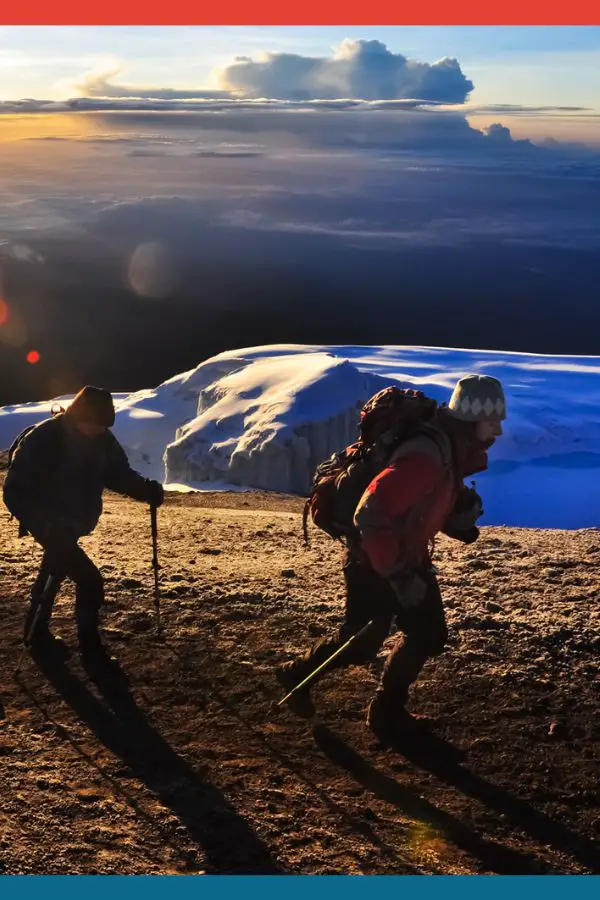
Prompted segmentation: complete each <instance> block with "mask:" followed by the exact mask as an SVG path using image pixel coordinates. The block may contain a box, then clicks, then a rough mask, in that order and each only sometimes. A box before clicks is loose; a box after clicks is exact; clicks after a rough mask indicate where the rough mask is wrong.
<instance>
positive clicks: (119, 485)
mask: <svg viewBox="0 0 600 900" xmlns="http://www.w3.org/2000/svg"><path fill="white" fill-rule="evenodd" d="M148 484H149V481H148V479H147V478H144V477H143V475H140V474H139V472H136V471H135V469H132V468H131V466H130V465H129V460H128V459H127V454H126V453H125V451H124V450H123V448H122V447H121V445H120V444H119V442H118V441H117V439H116V438H115V436H114V435H113V434H112V433H111V434H110V438H109V443H108V448H107V459H106V470H105V474H104V486H105V487H107V488H108V489H109V490H110V491H115V493H117V494H123V495H124V496H126V497H131V499H132V500H140V501H141V502H142V503H148V502H149V498H150V493H149V488H148Z"/></svg>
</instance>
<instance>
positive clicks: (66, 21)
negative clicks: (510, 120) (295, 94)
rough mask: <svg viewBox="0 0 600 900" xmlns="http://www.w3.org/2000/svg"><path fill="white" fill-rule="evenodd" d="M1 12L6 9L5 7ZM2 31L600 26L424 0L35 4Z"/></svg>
mask: <svg viewBox="0 0 600 900" xmlns="http://www.w3.org/2000/svg"><path fill="white" fill-rule="evenodd" d="M3 5H4V4H3ZM0 25H348V26H353V27H357V26H358V27H360V26H362V25H364V26H368V25H382V26H383V25H600V2H598V0H571V2H570V3H564V2H562V3H559V2H558V0H528V2H519V0H502V2H500V3H497V4H496V5H488V4H486V3H484V2H482V0H459V2H458V3H448V2H447V0H445V2H442V0H429V3H427V9H426V10H420V9H418V8H417V7H415V8H414V9H413V10H412V11H411V10H410V9H406V8H403V6H402V5H401V4H399V3H398V0H380V2H378V3H374V4H366V5H365V3H364V0H362V2H361V3H359V2H358V0H346V2H342V0H329V2H328V3H324V2H319V0H303V2H302V3H300V4H282V3H281V0H277V2H276V0H255V2H254V3H248V2H246V3H242V2H240V0H230V2H228V3H216V2H214V0H213V2H212V3H207V4H205V5H200V4H199V3H198V0H177V2H176V3H170V4H169V3H162V2H157V0H155V5H154V8H152V5H151V4H150V3H148V2H147V0H129V2H119V0H102V2H98V3H91V2H88V3H82V2H81V0H54V2H52V0H33V2H29V3H27V4H23V5H22V6H21V5H17V4H10V6H9V5H8V4H6V8H5V9H3V10H1V11H0Z"/></svg>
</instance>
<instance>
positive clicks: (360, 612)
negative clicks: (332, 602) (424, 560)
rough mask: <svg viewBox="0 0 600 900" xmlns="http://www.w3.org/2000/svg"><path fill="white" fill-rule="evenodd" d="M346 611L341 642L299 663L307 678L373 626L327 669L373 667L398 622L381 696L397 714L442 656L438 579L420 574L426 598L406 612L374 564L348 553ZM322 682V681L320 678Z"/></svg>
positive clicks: (320, 644)
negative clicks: (428, 664) (432, 660)
mask: <svg viewBox="0 0 600 900" xmlns="http://www.w3.org/2000/svg"><path fill="white" fill-rule="evenodd" d="M343 572H344V579H345V582H346V609H345V616H344V621H343V624H342V626H341V628H340V630H339V633H338V634H337V636H335V637H332V638H323V639H321V640H319V641H317V642H316V643H315V644H314V645H313V647H312V648H311V649H310V650H309V651H308V653H306V654H305V656H304V657H303V658H302V659H301V660H300V661H299V664H300V666H301V668H302V670H303V671H302V673H299V674H302V675H303V677H306V675H308V674H309V673H310V672H312V671H314V669H315V668H317V666H319V665H320V664H321V663H323V662H325V660H326V659H327V658H328V657H329V656H331V654H332V653H334V652H335V651H336V650H338V649H339V648H340V647H341V646H342V645H343V644H344V643H345V642H346V641H347V640H348V639H349V638H350V637H352V635H353V634H356V633H357V632H358V631H360V629H361V628H362V627H363V626H364V625H366V624H367V622H369V620H371V619H372V620H373V625H372V626H371V627H370V629H369V630H368V631H367V632H366V633H365V634H364V635H363V636H362V637H360V638H359V639H358V640H357V641H355V642H354V643H353V644H351V645H350V647H348V649H347V650H346V651H344V652H343V653H341V654H340V655H339V656H338V657H337V658H336V659H335V660H334V661H333V662H332V663H331V666H327V667H326V668H325V669H324V670H323V673H322V674H325V672H327V671H330V670H332V669H337V668H343V667H346V666H352V665H364V664H365V663H369V662H372V661H373V660H374V659H375V658H376V656H377V654H378V652H379V650H380V649H381V647H382V645H383V643H384V641H385V639H386V638H387V637H388V636H389V633H390V627H391V624H392V620H393V618H394V616H395V617H396V621H397V624H398V627H399V629H400V631H402V632H403V634H402V635H400V636H399V637H398V639H397V640H396V642H395V644H394V646H393V647H392V649H391V651H390V653H389V655H388V657H387V659H386V662H385V667H384V670H383V674H382V677H381V682H380V685H379V688H378V693H380V694H382V695H383V698H382V699H384V700H385V701H386V702H387V701H389V702H390V705H391V706H394V707H395V708H398V707H403V706H404V705H405V704H406V702H407V700H408V690H409V687H410V685H411V684H412V683H413V682H414V681H416V679H417V677H418V675H419V673H420V671H421V669H422V668H423V666H424V665H425V663H426V662H427V660H428V659H430V658H431V657H433V656H439V654H440V653H442V652H443V650H444V646H445V644H446V641H447V639H448V630H447V627H446V619H445V615H444V608H443V605H442V597H441V594H440V589H439V586H438V583H437V579H436V577H435V573H434V572H433V571H432V570H431V569H430V568H429V567H428V568H427V569H424V570H423V571H422V572H420V573H419V574H420V575H421V577H422V578H423V579H424V580H425V582H426V584H427V591H426V594H425V597H424V598H423V599H422V601H421V602H420V603H419V604H418V605H417V606H412V607H409V608H407V609H404V608H402V606H401V605H400V604H399V601H398V599H397V597H396V595H395V593H394V591H393V589H392V587H391V585H390V583H389V581H388V580H387V579H385V578H382V577H381V576H380V575H378V574H377V573H376V572H375V571H374V570H373V568H372V567H371V566H370V564H369V563H368V562H367V561H366V560H364V559H362V558H361V557H358V556H357V555H356V554H352V553H348V554H347V555H346V558H345V561H344V567H343ZM317 677H318V676H317Z"/></svg>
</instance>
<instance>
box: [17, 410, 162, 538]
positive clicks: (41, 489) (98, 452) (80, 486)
mask: <svg viewBox="0 0 600 900" xmlns="http://www.w3.org/2000/svg"><path fill="white" fill-rule="evenodd" d="M149 484H150V482H149V481H148V480H147V479H145V478H143V477H142V476H141V475H140V474H138V473H137V472H135V471H134V470H133V469H132V468H131V466H130V465H129V462H128V460H127V456H126V454H125V451H124V450H123V448H122V447H121V445H120V444H119V442H118V441H117V439H116V438H115V436H114V435H113V434H112V432H111V431H109V430H107V431H106V432H105V433H104V434H102V435H101V436H100V437H94V438H89V437H86V436H85V435H83V434H82V433H81V432H80V431H79V430H78V429H77V427H76V426H75V424H74V422H73V421H72V419H70V417H69V414H68V413H64V414H59V415H57V416H55V417H54V418H52V419H47V420H46V421H44V422H41V423H40V424H39V425H36V426H35V428H33V429H32V430H31V431H30V432H29V433H28V434H27V435H26V436H25V437H24V438H23V440H22V441H21V443H20V444H19V446H18V447H17V449H16V451H15V454H14V458H13V461H12V463H11V465H10V467H9V470H8V473H7V476H6V480H5V483H4V502H5V504H6V506H7V507H8V510H9V511H10V512H11V513H12V515H14V516H15V518H16V519H18V520H19V522H20V524H21V533H24V532H25V533H26V532H31V533H32V534H34V535H37V534H40V533H42V532H43V529H44V528H45V527H46V526H47V525H48V524H51V523H52V524H55V523H60V524H61V525H64V526H66V527H68V528H69V529H70V530H72V532H73V533H74V535H76V536H77V537H82V536H83V535H86V534H90V533H91V532H92V531H93V530H94V528H95V527H96V525H97V524H98V520H99V518H100V515H101V514H102V493H103V491H104V489H105V488H108V489H110V490H113V491H116V492H117V493H119V494H124V495H126V496H128V497H131V498H132V499H134V500H140V501H142V502H149V499H150V488H149Z"/></svg>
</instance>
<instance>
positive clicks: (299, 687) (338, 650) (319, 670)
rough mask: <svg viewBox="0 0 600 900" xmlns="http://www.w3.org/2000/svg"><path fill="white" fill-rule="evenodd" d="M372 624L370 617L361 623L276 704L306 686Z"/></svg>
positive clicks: (281, 702)
mask: <svg viewBox="0 0 600 900" xmlns="http://www.w3.org/2000/svg"><path fill="white" fill-rule="evenodd" d="M372 624H373V619H370V620H369V621H368V622H367V624H366V625H363V627H362V628H361V629H360V631H357V632H356V634H353V635H352V637H351V638H348V640H347V641H346V643H345V644H342V646H341V647H338V649H337V650H336V651H335V653H332V654H331V656H329V657H328V658H327V659H326V660H325V662H323V663H321V665H320V666H317V668H316V669H315V670H314V672H311V673H310V675H307V676H306V678H305V679H304V681H301V682H300V684H297V685H296V687H295V688H292V690H291V691H290V692H289V694H286V695H285V697H284V698H283V700H280V701H279V703H278V704H277V706H283V704H284V703H285V702H286V701H287V700H289V699H290V697H292V696H293V695H294V694H295V693H296V691H299V690H300V689H301V688H303V687H306V685H307V684H309V683H310V682H311V681H312V680H313V678H314V677H315V675H318V674H319V672H321V671H322V670H323V669H324V668H325V666H327V665H329V663H330V662H331V661H332V660H334V659H335V658H336V657H337V656H339V655H340V653H342V651H344V650H345V649H346V647H349V646H350V644H353V643H354V641H356V640H357V639H358V638H359V637H362V635H363V634H366V632H367V631H368V630H369V628H370V627H371V625H372Z"/></svg>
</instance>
